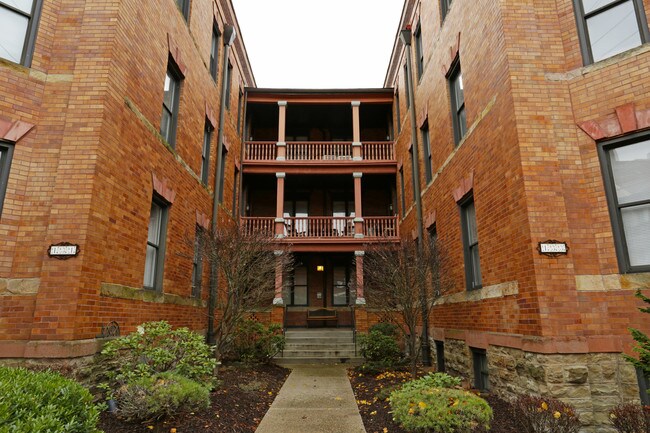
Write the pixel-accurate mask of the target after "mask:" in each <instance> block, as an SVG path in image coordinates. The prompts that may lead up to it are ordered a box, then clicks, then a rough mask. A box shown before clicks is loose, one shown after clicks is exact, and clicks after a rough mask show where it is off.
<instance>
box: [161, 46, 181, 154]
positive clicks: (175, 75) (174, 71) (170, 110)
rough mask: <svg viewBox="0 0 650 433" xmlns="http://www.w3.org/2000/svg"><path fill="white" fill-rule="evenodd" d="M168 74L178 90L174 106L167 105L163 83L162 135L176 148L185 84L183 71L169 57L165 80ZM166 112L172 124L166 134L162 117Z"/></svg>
mask: <svg viewBox="0 0 650 433" xmlns="http://www.w3.org/2000/svg"><path fill="white" fill-rule="evenodd" d="M167 76H169V77H170V79H171V80H172V82H173V83H175V86H176V91H175V92H174V95H173V97H172V101H171V102H172V106H171V107H167V105H166V104H165V91H164V85H163V102H162V109H163V111H162V115H161V120H160V135H162V137H163V138H164V139H165V141H166V142H167V143H168V144H169V145H170V146H171V147H172V148H173V149H174V148H176V132H177V128H178V113H179V111H180V101H181V89H182V86H183V78H184V77H183V74H182V73H181V71H180V69H179V68H178V66H177V65H176V63H175V62H174V60H173V59H172V58H171V57H169V60H168V62H167V70H166V72H165V80H167ZM165 113H167V114H168V115H169V116H170V124H169V133H168V134H166V133H165V131H163V121H162V119H163V118H164V115H165Z"/></svg>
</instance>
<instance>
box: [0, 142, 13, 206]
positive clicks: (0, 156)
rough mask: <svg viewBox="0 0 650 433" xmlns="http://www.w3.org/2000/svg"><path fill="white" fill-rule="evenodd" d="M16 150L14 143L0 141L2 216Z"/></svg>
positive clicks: (0, 203)
mask: <svg viewBox="0 0 650 433" xmlns="http://www.w3.org/2000/svg"><path fill="white" fill-rule="evenodd" d="M13 152H14V146H13V144H9V143H5V142H2V141H0V217H2V204H3V203H4V200H5V192H6V191H7V183H8V182H9V168H10V167H11V157H12V155H13Z"/></svg>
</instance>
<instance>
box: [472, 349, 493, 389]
mask: <svg viewBox="0 0 650 433" xmlns="http://www.w3.org/2000/svg"><path fill="white" fill-rule="evenodd" d="M470 349H471V350H472V360H473V363H474V388H476V389H478V390H480V391H487V390H488V389H489V388H490V386H489V375H488V362H487V353H486V351H485V349H476V348H474V347H471V348H470Z"/></svg>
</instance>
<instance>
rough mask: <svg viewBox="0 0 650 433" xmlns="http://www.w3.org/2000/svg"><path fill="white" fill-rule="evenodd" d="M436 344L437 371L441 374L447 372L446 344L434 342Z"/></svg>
mask: <svg viewBox="0 0 650 433" xmlns="http://www.w3.org/2000/svg"><path fill="white" fill-rule="evenodd" d="M434 342H435V344H436V370H438V372H440V373H444V372H445V342H444V341H438V340H435V341H434Z"/></svg>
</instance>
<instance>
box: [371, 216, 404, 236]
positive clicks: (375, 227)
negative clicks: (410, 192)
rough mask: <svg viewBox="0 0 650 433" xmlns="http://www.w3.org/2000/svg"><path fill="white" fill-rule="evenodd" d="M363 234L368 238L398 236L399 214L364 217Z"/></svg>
mask: <svg viewBox="0 0 650 433" xmlns="http://www.w3.org/2000/svg"><path fill="white" fill-rule="evenodd" d="M363 227H364V228H363V234H364V236H365V237H368V238H396V237H398V236H399V233H398V231H397V216H388V217H375V216H373V217H363Z"/></svg>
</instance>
